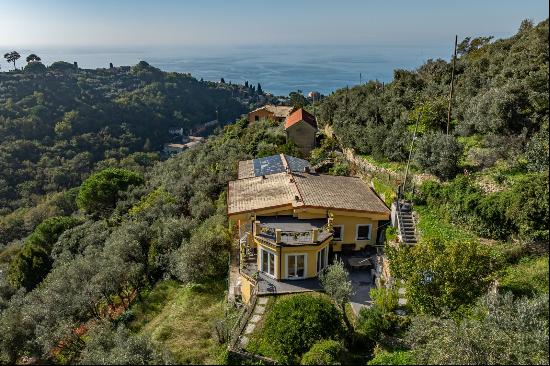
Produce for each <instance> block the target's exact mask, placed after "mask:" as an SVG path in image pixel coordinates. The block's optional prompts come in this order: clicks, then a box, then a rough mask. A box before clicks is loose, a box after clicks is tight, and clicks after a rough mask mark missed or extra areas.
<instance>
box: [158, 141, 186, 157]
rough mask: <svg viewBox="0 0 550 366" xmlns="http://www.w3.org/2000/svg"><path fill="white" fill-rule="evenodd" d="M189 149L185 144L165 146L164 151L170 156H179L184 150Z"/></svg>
mask: <svg viewBox="0 0 550 366" xmlns="http://www.w3.org/2000/svg"><path fill="white" fill-rule="evenodd" d="M185 149H187V146H185V144H164V149H163V151H164V152H165V153H166V154H168V155H173V154H179V153H180V152H182V151H183V150H185Z"/></svg>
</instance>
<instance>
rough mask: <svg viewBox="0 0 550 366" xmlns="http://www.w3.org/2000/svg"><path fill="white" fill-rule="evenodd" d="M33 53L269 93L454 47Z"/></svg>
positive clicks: (331, 85) (326, 84)
mask: <svg viewBox="0 0 550 366" xmlns="http://www.w3.org/2000/svg"><path fill="white" fill-rule="evenodd" d="M30 52H34V53H37V54H38V55H39V56H40V57H41V58H42V60H43V62H44V63H45V64H50V63H52V62H54V61H58V60H62V61H67V62H71V63H72V62H73V61H77V62H78V65H79V66H80V67H82V68H98V67H108V65H109V62H112V63H113V64H114V65H115V66H121V65H134V64H136V63H137V62H138V61H140V60H145V61H147V62H149V63H150V64H151V65H153V66H156V67H158V68H160V69H162V70H165V71H178V72H188V73H191V74H192V75H193V76H195V77H196V78H198V79H200V78H203V79H205V80H212V81H219V80H220V78H222V77H223V78H224V79H225V81H226V82H229V81H231V82H233V83H244V81H245V80H248V81H249V82H250V83H253V84H254V85H255V84H257V83H258V82H259V83H261V85H262V88H263V89H264V90H265V91H269V92H271V93H273V94H275V95H287V94H288V93H289V92H291V91H296V90H301V91H303V92H304V93H307V92H309V91H312V90H316V91H319V92H321V93H323V94H330V93H331V92H332V91H334V90H336V89H338V88H342V87H345V86H346V85H349V86H352V85H356V84H358V83H359V81H360V74H361V75H362V81H363V82H364V81H365V80H369V79H378V80H380V81H383V82H388V81H390V80H391V79H392V77H393V70H394V69H398V68H404V69H414V68H417V67H418V66H420V65H421V64H422V63H423V62H425V61H426V60H427V59H429V58H443V59H447V60H448V59H450V55H451V52H452V49H451V48H450V46H449V45H444V46H437V45H436V46H433V45H430V46H410V45H407V46H387V45H385V46H376V45H355V46H342V45H336V46H335V45H315V46H313V45H308V46H246V47H244V46H240V47H232V48H230V47H174V48H170V49H167V48H165V49H143V48H142V49H105V48H104V49H101V48H95V49H89V48H88V49H32V50H20V53H21V54H22V55H23V58H24V57H25V56H26V55H27V54H28V53H30ZM23 58H22V59H23ZM20 61H21V60H20ZM20 64H21V62H20ZM6 66H7V65H6ZM3 69H6V67H5V66H3Z"/></svg>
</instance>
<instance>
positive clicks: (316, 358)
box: [300, 339, 344, 365]
mask: <svg viewBox="0 0 550 366" xmlns="http://www.w3.org/2000/svg"><path fill="white" fill-rule="evenodd" d="M343 352H344V346H343V345H342V343H340V342H338V341H334V340H332V339H329V340H322V341H319V342H317V343H315V344H314V345H313V346H312V347H311V349H310V350H309V351H307V352H306V353H304V355H303V356H302V360H301V362H300V364H301V365H340V364H341V362H340V359H341V357H342V353H343Z"/></svg>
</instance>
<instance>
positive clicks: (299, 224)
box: [256, 216, 332, 245]
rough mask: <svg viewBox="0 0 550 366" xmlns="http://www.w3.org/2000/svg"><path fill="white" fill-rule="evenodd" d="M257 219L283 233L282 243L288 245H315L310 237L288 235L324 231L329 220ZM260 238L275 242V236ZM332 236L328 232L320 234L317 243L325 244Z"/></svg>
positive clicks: (288, 217) (273, 217)
mask: <svg viewBox="0 0 550 366" xmlns="http://www.w3.org/2000/svg"><path fill="white" fill-rule="evenodd" d="M256 219H257V220H258V221H260V224H261V225H262V226H264V227H268V228H271V229H274V230H275V229H280V230H281V231H283V235H282V243H284V244H287V245H305V244H314V243H312V242H311V237H310V236H305V237H302V236H300V235H298V236H296V237H293V236H292V235H288V233H291V232H295V233H306V232H308V233H310V232H311V231H312V230H313V229H322V228H323V227H324V225H326V224H327V219H307V220H300V219H298V218H296V217H293V216H258V217H257V218H256ZM259 236H260V237H262V238H265V239H266V240H270V241H274V240H275V237H274V236H273V235H270V234H267V233H262V234H260V235H259ZM331 236H332V234H331V233H330V232H328V231H326V230H325V232H319V237H318V240H317V243H320V242H323V241H325V240H326V239H328V238H329V237H331Z"/></svg>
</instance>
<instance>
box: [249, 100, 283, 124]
mask: <svg viewBox="0 0 550 366" xmlns="http://www.w3.org/2000/svg"><path fill="white" fill-rule="evenodd" d="M293 109H294V108H293V107H289V106H285V105H271V104H268V105H264V106H263V107H260V108H258V109H255V110H253V111H252V112H250V113H248V122H249V123H252V122H254V121H259V120H261V119H270V120H273V121H276V122H283V121H284V120H285V118H287V117H288V116H289V115H290V113H291V112H292V110H293Z"/></svg>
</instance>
